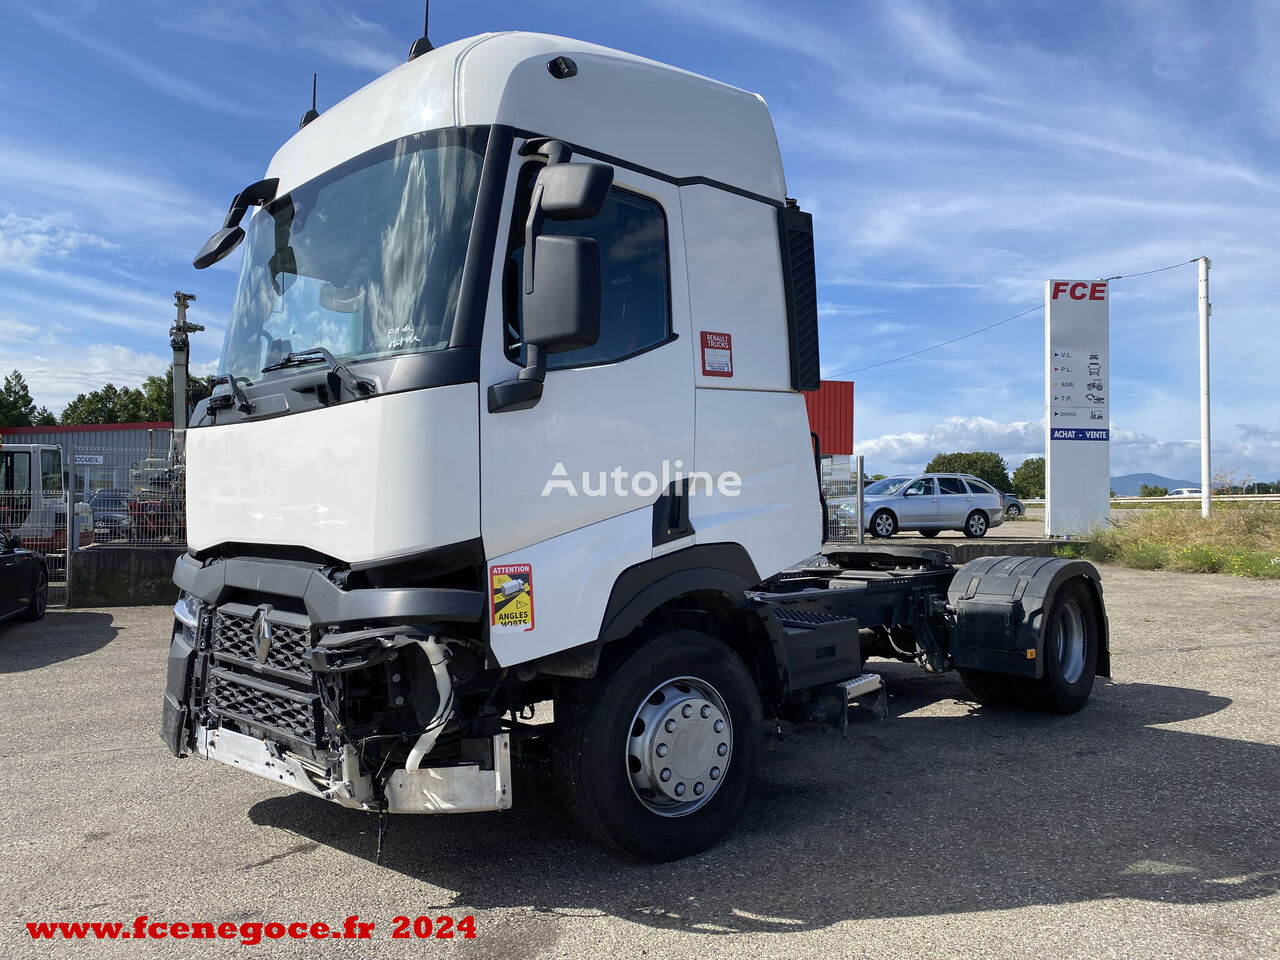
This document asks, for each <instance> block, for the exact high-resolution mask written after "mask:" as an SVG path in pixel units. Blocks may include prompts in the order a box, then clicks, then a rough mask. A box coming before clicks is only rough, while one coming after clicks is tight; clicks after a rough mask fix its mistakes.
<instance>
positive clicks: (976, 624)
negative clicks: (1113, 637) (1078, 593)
mask: <svg viewBox="0 0 1280 960" xmlns="http://www.w3.org/2000/svg"><path fill="white" fill-rule="evenodd" d="M1077 577H1082V578H1084V580H1085V582H1086V584H1088V586H1089V588H1090V589H1091V590H1092V591H1093V594H1094V598H1095V600H1096V602H1097V611H1098V626H1099V638H1100V642H1099V644H1098V665H1097V674H1098V676H1100V677H1109V676H1111V643H1110V637H1109V630H1108V626H1107V614H1106V608H1105V607H1104V606H1103V602H1102V579H1101V577H1100V576H1099V575H1098V571H1097V568H1095V567H1094V565H1093V564H1091V563H1089V562H1087V561H1084V560H1064V559H1060V558H1053V557H980V558H979V559H977V560H971V561H970V562H969V563H966V564H965V565H964V566H962V567H961V568H960V569H959V570H957V571H956V575H955V579H954V580H952V581H951V586H950V588H949V589H948V590H947V602H948V606H949V607H950V608H951V609H952V610H953V611H954V624H953V626H952V632H951V650H950V653H951V659H952V662H953V663H954V664H955V665H956V666H957V667H960V668H962V669H971V670H990V671H993V672H996V673H1007V674H1010V675H1012V676H1018V677H1028V678H1030V679H1034V680H1039V679H1041V677H1043V675H1044V640H1045V637H1044V633H1045V617H1046V614H1047V613H1048V610H1049V607H1050V605H1051V604H1052V603H1053V600H1054V597H1055V596H1057V593H1058V591H1059V590H1061V589H1062V588H1063V586H1064V585H1065V584H1067V583H1068V582H1069V581H1071V580H1074V579H1075V578H1077Z"/></svg>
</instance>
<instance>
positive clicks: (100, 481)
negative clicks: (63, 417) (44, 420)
mask: <svg viewBox="0 0 1280 960" xmlns="http://www.w3.org/2000/svg"><path fill="white" fill-rule="evenodd" d="M172 427H173V424H172V423H171V422H167V421H166V422H164V423H105V424H85V425H80V426H57V427H0V446H3V445H4V444H9V443H51V444H57V445H58V446H60V447H61V448H62V458H63V461H62V462H63V464H64V470H65V471H66V472H67V473H70V472H71V471H72V470H74V471H75V476H76V482H75V490H76V493H77V494H78V495H81V496H83V495H84V492H85V491H86V490H87V491H88V493H90V494H92V493H93V492H94V491H95V490H104V489H111V488H114V489H120V490H123V489H125V488H127V487H128V486H129V471H130V470H131V469H133V468H135V467H137V466H138V464H139V462H141V461H143V460H147V459H149V458H165V457H167V456H168V455H169V435H170V433H171V431H172ZM69 479H70V478H69V477H68V480H69Z"/></svg>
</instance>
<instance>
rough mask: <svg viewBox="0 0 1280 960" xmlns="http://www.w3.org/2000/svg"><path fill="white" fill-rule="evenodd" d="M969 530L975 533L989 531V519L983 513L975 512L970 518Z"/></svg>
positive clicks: (979, 533)
mask: <svg viewBox="0 0 1280 960" xmlns="http://www.w3.org/2000/svg"><path fill="white" fill-rule="evenodd" d="M969 532H970V533H973V534H978V535H981V534H984V533H986V532H987V521H986V519H985V518H983V516H982V514H980V513H975V514H974V515H973V516H972V517H970V518H969Z"/></svg>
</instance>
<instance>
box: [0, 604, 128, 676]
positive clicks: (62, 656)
mask: <svg viewBox="0 0 1280 960" xmlns="http://www.w3.org/2000/svg"><path fill="white" fill-rule="evenodd" d="M118 632H119V631H118V630H117V629H116V628H115V627H114V626H113V625H112V617H111V615H110V614H107V613H82V612H65V613H64V612H57V611H51V612H50V613H48V614H46V616H45V618H44V619H43V620H40V621H38V622H36V623H23V622H17V621H12V620H11V621H9V622H8V623H5V624H0V673H21V672H22V671H24V670H39V669H40V668H41V667H48V666H51V665H52V664H55V663H61V662H62V661H63V660H74V659H75V658H76V657H82V656H84V655H85V654H86V653H93V651H95V650H98V649H100V648H102V647H105V646H106V645H107V644H108V643H110V642H111V641H112V640H114V639H115V637H116V634H117V633H118Z"/></svg>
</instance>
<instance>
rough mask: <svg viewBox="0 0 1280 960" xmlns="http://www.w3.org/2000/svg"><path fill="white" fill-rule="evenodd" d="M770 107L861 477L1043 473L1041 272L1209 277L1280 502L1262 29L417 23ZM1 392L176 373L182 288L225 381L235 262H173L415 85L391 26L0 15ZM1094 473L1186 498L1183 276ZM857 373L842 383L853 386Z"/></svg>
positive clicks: (674, 6) (1015, 9) (753, 15)
mask: <svg viewBox="0 0 1280 960" xmlns="http://www.w3.org/2000/svg"><path fill="white" fill-rule="evenodd" d="M434 8H435V9H434V10H433V12H432V29H431V35H432V38H433V40H435V42H437V43H443V42H446V41H449V40H454V39H458V38H460V37H464V36H468V35H471V34H475V33H480V32H483V31H485V30H490V29H529V30H539V31H545V32H550V33H560V34H565V35H568V36H574V37H579V38H582V39H586V40H591V41H594V42H599V43H604V44H607V45H612V46H617V47H621V48H623V49H627V50H630V51H633V52H635V53H639V54H642V55H645V56H649V57H653V58H655V59H658V60H663V61H666V62H669V63H672V64H675V65H677V66H680V67H684V68H686V69H690V70H694V71H696V72H699V73H704V74H707V75H709V76H713V77H716V78H718V79H721V80H725V81H727V82H730V83H733V84H736V85H738V86H741V87H745V88H747V89H750V90H754V91H757V92H759V93H761V94H763V95H764V97H765V99H766V100H767V101H768V102H769V105H770V107H771V109H772V112H773V116H774V122H775V124H776V126H777V130H778V137H779V141H780V143H781V147H782V155H783V159H784V161H785V162H786V165H787V180H788V186H789V192H790V193H791V195H793V196H795V197H798V198H799V200H800V202H801V205H802V206H804V207H805V208H806V209H808V210H811V211H812V212H813V213H814V215H815V221H816V229H817V244H818V263H819V268H818V280H819V290H820V297H821V303H822V307H821V309H822V350H823V366H824V372H825V373H826V374H828V375H834V374H842V375H845V376H846V377H851V378H852V379H854V380H855V381H856V382H857V388H856V391H857V422H856V429H857V439H858V445H859V451H860V452H862V453H865V454H866V455H867V460H868V468H869V469H871V470H876V471H885V472H888V471H892V470H897V469H911V468H915V467H919V466H920V465H922V463H923V462H924V461H925V460H927V459H928V458H929V457H931V456H932V455H933V454H934V453H936V452H938V451H939V450H960V449H974V448H984V449H996V450H999V451H1000V452H1001V453H1003V454H1004V455H1005V456H1006V458H1007V459H1008V460H1009V461H1010V463H1011V464H1013V463H1016V462H1019V461H1020V460H1021V459H1023V458H1024V457H1026V456H1030V455H1036V454H1039V453H1040V452H1041V451H1042V447H1043V425H1042V417H1043V402H1044V400H1043V397H1044V393H1043V376H1042V370H1043V349H1044V348H1043V319H1042V316H1041V314H1040V313H1039V312H1038V311H1036V312H1033V313H1031V314H1030V315H1028V316H1026V317H1023V318H1021V319H1018V320H1013V321H1011V322H1009V323H1007V324H1003V325H1002V326H999V327H997V328H995V329H994V330H992V331H989V332H987V333H984V334H981V335H979V336H976V337H973V338H970V339H967V340H964V341H962V342H960V343H957V344H954V345H952V346H948V347H944V348H942V349H939V350H934V351H931V352H929V353H925V354H923V355H921V356H919V357H916V358H913V359H910V360H906V361H901V362H896V363H888V364H884V365H882V366H878V367H875V368H874V369H865V370H860V368H865V367H868V366H870V365H871V364H876V363H879V362H880V361H882V360H888V359H891V358H893V357H897V356H900V355H902V354H906V353H910V352H912V351H914V350H918V349H920V348H921V347H925V346H929V345H930V344H933V343H937V342H939V341H942V340H946V339H949V338H951V337H953V336H956V335H958V334H960V333H964V332H966V331H969V330H973V329H976V328H978V327H982V326H985V325H986V324H989V323H992V322H994V321H996V320H999V319H1001V318H1003V317H1008V316H1010V315H1012V314H1015V313H1018V312H1020V311H1022V310H1024V309H1026V308H1027V307H1030V306H1034V305H1036V304H1037V303H1039V302H1040V301H1041V300H1042V298H1043V280H1044V279H1045V278H1046V277H1050V276H1054V277H1083V278H1094V277H1106V276H1111V275H1115V274H1125V273H1131V272H1137V271H1144V270H1149V269H1152V268H1156V267H1163V266H1166V265H1168V264H1172V263H1176V262H1178V261H1183V260H1189V259H1191V258H1193V257H1196V256H1199V255H1200V254H1202V253H1203V254H1207V255H1208V256H1210V257H1211V258H1212V259H1213V263H1214V269H1213V271H1212V273H1211V284H1212V300H1213V303H1214V318H1213V352H1212V357H1213V411H1214V461H1215V464H1216V465H1219V466H1222V467H1225V468H1233V469H1235V470H1236V471H1238V473H1239V475H1240V476H1244V475H1252V476H1254V477H1257V478H1261V479H1270V480H1274V479H1276V478H1278V477H1280V389H1278V388H1277V375H1276V365H1277V361H1278V360H1280V346H1278V344H1280V337H1277V334H1276V327H1277V321H1278V320H1280V316H1277V303H1278V302H1280V289H1278V288H1280V269H1277V251H1278V244H1277V237H1278V236H1280V203H1278V202H1280V163H1277V161H1278V160H1280V58H1277V57H1276V56H1275V39H1276V37H1277V36H1280V5H1277V4H1275V3H1268V2H1258V3H1256V4H1250V3H1247V2H1239V3H1231V4H1220V5H1216V6H1215V7H1214V9H1213V14H1212V16H1210V15H1208V14H1207V11H1206V8H1205V7H1204V5H1203V4H1191V3H1187V4H1182V3H1178V2H1139V0H1130V2H1124V3H1114V4H1089V3H1083V4H1070V5H1064V4H1056V3H1021V2H1019V3H1013V2H1008V3H995V2H989V3H977V2H972V3H953V4H947V3H925V2H917V0H885V2H865V3H863V2H859V3H817V2H793V3H789V4H786V5H785V6H784V5H777V4H766V3H754V2H741V3H731V2H717V0H698V2H696V3H690V2H687V0H679V2H676V0H636V2H633V3H629V4H602V3H586V2H571V0H543V2H542V3H539V4H536V5H535V4H507V3H500V2H493V3H488V4H444V3H440V2H437V3H436V4H434ZM0 18H3V21H2V22H3V23H4V31H3V35H2V38H0V54H2V55H0V368H3V369H4V370H8V369H10V368H12V367H18V368H20V369H22V370H23V371H24V373H25V374H26V375H27V378H28V381H29V383H30V385H31V388H32V391H33V394H34V396H35V398H36V401H37V402H38V403H42V404H46V405H48V406H49V407H51V408H52V409H54V410H59V409H61V407H62V405H64V404H65V403H66V402H67V401H68V400H70V399H71V398H72V397H73V396H74V395H75V394H76V393H78V392H80V391H82V390H86V389H91V388H94V387H97V386H99V385H101V384H102V383H103V382H105V381H107V380H113V381H115V382H117V383H121V384H136V383H138V382H140V381H141V380H142V379H143V378H144V377H146V376H147V375H149V374H151V373H156V372H160V371H162V370H163V369H164V367H165V364H166V363H167V357H166V354H167V338H166V332H167V328H168V325H169V323H170V322H171V318H172V316H173V309H172V306H171V303H172V297H171V294H172V291H174V290H176V289H182V290H186V291H189V292H193V293H195V294H197V296H198V301H197V303H196V304H195V306H194V308H193V312H192V317H193V319H196V320H198V321H199V322H202V323H204V324H205V325H206V326H207V327H208V328H209V330H208V332H207V333H205V334H202V335H199V336H198V337H197V338H196V340H195V346H194V350H193V354H194V359H195V361H196V363H197V365H198V367H199V369H201V370H205V371H207V370H211V369H212V367H213V365H214V362H215V360H216V357H217V354H218V345H219V341H220V338H221V333H222V328H223V317H224V316H225V314H226V311H227V308H228V305H229V302H230V297H231V291H232V286H233V284H234V279H235V268H236V264H237V263H238V257H232V258H230V259H229V260H228V261H225V262H224V263H223V264H221V265H219V266H218V267H217V268H215V269H212V270H207V271H204V272H203V273H198V272H196V271H194V270H193V269H192V268H191V266H190V261H191V257H192V255H193V254H194V252H195V251H196V250H197V249H198V248H199V246H200V245H201V243H202V242H203V241H204V239H205V238H206V237H207V236H208V235H209V234H210V233H211V232H212V231H213V229H215V228H216V226H217V225H218V223H219V222H220V220H221V217H222V215H223V213H224V212H225V208H226V205H227V202H228V201H229V200H230V198H231V197H232V195H234V193H235V192H236V191H237V190H238V189H239V188H240V187H242V186H243V185H244V184H246V183H248V182H250V181H252V180H255V179H257V178H258V177H259V176H260V175H261V172H262V170H263V168H264V167H265V165H266V163H267V161H268V160H269V158H270V156H271V154H272V153H273V152H274V151H275V149H276V148H277V147H278V146H279V144H280V143H282V142H283V141H284V140H285V139H287V138H288V137H289V136H290V135H291V134H292V133H293V132H294V131H295V130H296V129H297V122H298V117H299V116H300V115H301V114H302V112H303V111H304V110H305V109H306V107H307V106H308V105H309V103H308V101H309V97H310V80H311V73H312V71H316V72H318V73H319V75H320V80H319V86H320V97H319V99H320V108H321V109H322V110H323V109H324V108H325V107H326V106H328V105H331V104H333V103H334V102H336V101H337V100H339V99H341V98H342V97H344V96H346V95H347V94H348V93H350V92H352V91H353V90H355V89H357V88H358V87H360V86H362V85H363V84H365V83H367V82H368V81H370V80H371V79H373V78H374V77H375V76H377V75H378V74H379V73H381V72H383V71H384V70H386V69H388V68H390V67H392V66H394V65H396V64H398V63H400V62H402V61H403V59H404V56H405V54H406V52H407V50H408V47H409V44H410V43H411V42H412V40H413V38H414V37H415V36H417V34H418V32H419V31H420V27H421V22H420V21H421V8H420V5H419V4H418V3H416V2H413V0H408V2H394V3H392V2H367V3H346V4H341V3H337V2H331V0H307V2H300V0H298V2H295V0H277V2H272V3H262V2H255V3H248V2H236V0H229V2H218V3H211V4H199V5H197V4H179V3H172V2H158V0H157V2H148V0H117V2H115V3H97V2H87V0H79V2H71V0H68V2H63V3H57V4H48V5H41V6H37V5H34V4H29V3H25V2H24V3H12V2H0ZM1111 324H1112V344H1111V357H1112V391H1113V397H1112V405H1111V410H1112V418H1113V423H1112V426H1113V430H1114V436H1115V441H1114V442H1113V444H1112V472H1113V473H1116V474H1118V473H1127V472H1135V471H1142V470H1151V471H1154V472H1158V473H1164V474H1167V475H1170V476H1173V477H1176V478H1180V479H1195V478H1197V477H1198V475H1199V452H1198V444H1199V413H1198V403H1199V392H1198V391H1199V388H1198V360H1197V326H1196V272H1195V267H1194V266H1192V265H1188V266H1184V267H1180V268H1178V269H1176V270H1170V271H1167V272H1164V273H1159V274H1155V275H1153V276H1149V277H1143V278H1135V279H1131V280H1125V281H1117V282H1116V283H1115V284H1113V287H1112V305H1111ZM855 370H858V371H859V372H857V373H852V374H850V373H848V371H855Z"/></svg>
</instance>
